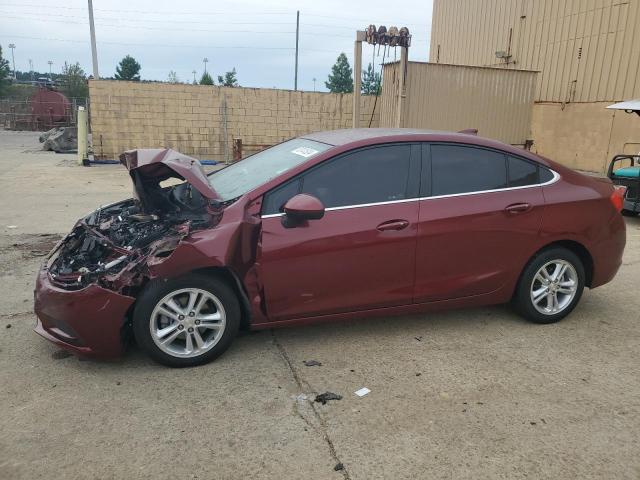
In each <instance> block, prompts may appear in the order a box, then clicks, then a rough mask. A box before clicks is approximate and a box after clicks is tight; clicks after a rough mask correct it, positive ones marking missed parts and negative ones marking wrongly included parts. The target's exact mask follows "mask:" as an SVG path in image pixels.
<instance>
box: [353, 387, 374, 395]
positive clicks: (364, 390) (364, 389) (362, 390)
mask: <svg viewBox="0 0 640 480" xmlns="http://www.w3.org/2000/svg"><path fill="white" fill-rule="evenodd" d="M369 392H371V390H369V389H368V388H367V387H362V388H361V389H360V390H356V391H355V392H353V393H355V394H356V395H358V396H359V397H364V396H365V395H366V394H368V393H369Z"/></svg>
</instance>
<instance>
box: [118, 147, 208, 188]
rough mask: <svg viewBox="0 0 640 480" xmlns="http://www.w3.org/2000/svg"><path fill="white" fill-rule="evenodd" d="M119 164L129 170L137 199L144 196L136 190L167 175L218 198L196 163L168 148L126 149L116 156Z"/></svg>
mask: <svg viewBox="0 0 640 480" xmlns="http://www.w3.org/2000/svg"><path fill="white" fill-rule="evenodd" d="M120 163H122V164H123V165H124V166H125V167H127V170H129V174H130V175H131V177H132V179H133V181H134V182H133V183H134V188H135V190H136V193H137V196H138V198H144V197H145V192H141V191H140V189H141V188H143V187H142V185H144V184H147V183H149V182H152V183H155V184H156V185H157V184H159V183H160V182H162V181H164V180H167V179H169V178H179V179H181V180H185V181H187V182H189V183H190V184H191V185H192V186H193V188H195V189H196V190H198V192H200V193H201V194H202V195H203V196H204V197H205V198H207V199H209V200H219V199H220V197H219V195H218V194H217V193H216V191H215V190H214V189H213V188H212V187H211V185H210V184H209V181H208V179H207V176H206V174H205V173H204V170H203V169H202V165H201V164H200V162H199V161H198V160H197V159H196V158H193V157H189V156H187V155H184V154H182V153H180V152H176V151H175V150H171V149H170V148H144V149H139V150H127V151H126V152H124V153H123V154H121V155H120ZM136 176H137V177H138V178H137V179H136ZM136 180H139V181H136Z"/></svg>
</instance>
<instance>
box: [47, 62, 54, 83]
mask: <svg viewBox="0 0 640 480" xmlns="http://www.w3.org/2000/svg"><path fill="white" fill-rule="evenodd" d="M47 63H48V64H49V80H51V81H53V79H52V78H51V65H53V60H49V61H48V62H47Z"/></svg>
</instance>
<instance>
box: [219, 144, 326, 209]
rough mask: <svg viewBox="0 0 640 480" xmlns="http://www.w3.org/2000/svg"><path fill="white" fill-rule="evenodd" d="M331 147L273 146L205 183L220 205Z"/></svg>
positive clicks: (315, 145) (324, 145)
mask: <svg viewBox="0 0 640 480" xmlns="http://www.w3.org/2000/svg"><path fill="white" fill-rule="evenodd" d="M331 147H332V145H327V144H326V143H320V142H314V141H313V140H306V139H304V138H294V139H293V140H289V141H288V142H283V143H280V144H278V145H274V146H273V147H271V148H268V149H267V150H263V151H261V152H258V153H256V154H254V155H251V156H250V157H247V158H245V159H244V160H241V161H239V162H238V163H234V164H233V165H229V166H228V167H227V168H224V169H222V170H220V171H218V172H214V173H213V174H211V175H209V183H210V184H211V186H212V187H213V189H214V190H215V191H216V193H217V194H218V195H219V196H220V199H221V200H222V201H223V202H226V201H227V200H231V199H232V198H236V197H239V196H240V195H244V194H245V193H247V192H249V191H251V190H253V189H254V188H256V187H258V186H260V185H262V184H264V183H267V182H268V181H269V180H271V179H273V178H275V177H277V176H278V175H281V174H283V173H284V172H286V171H287V170H291V169H292V168H294V167H297V166H298V165H300V164H301V163H303V162H305V161H307V160H309V159H310V158H313V157H315V156H316V155H317V154H319V153H320V152H324V151H325V150H328V149H329V148H331Z"/></svg>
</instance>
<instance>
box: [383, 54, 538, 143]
mask: <svg viewBox="0 0 640 480" xmlns="http://www.w3.org/2000/svg"><path fill="white" fill-rule="evenodd" d="M398 68H399V63H392V64H387V65H385V67H384V72H383V75H384V79H383V91H382V98H381V104H382V108H381V110H380V125H381V126H385V127H393V126H395V123H394V122H395V119H396V114H397V104H398V98H397V97H398V89H399V75H398ZM536 75H537V73H536V72H529V71H522V70H499V69H495V68H483V67H468V66H460V65H443V64H435V63H420V62H409V63H408V67H407V78H406V87H405V98H404V101H403V103H402V112H401V113H402V115H401V125H400V126H401V127H411V128H428V129H434V130H452V131H458V130H463V129H466V128H477V129H478V131H479V134H480V135H482V136H485V137H490V138H495V139H497V140H501V141H503V142H505V143H510V144H514V145H516V144H518V145H524V143H525V141H526V140H527V139H529V138H531V137H530V133H531V132H530V127H531V109H532V106H533V96H534V90H535V84H536Z"/></svg>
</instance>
